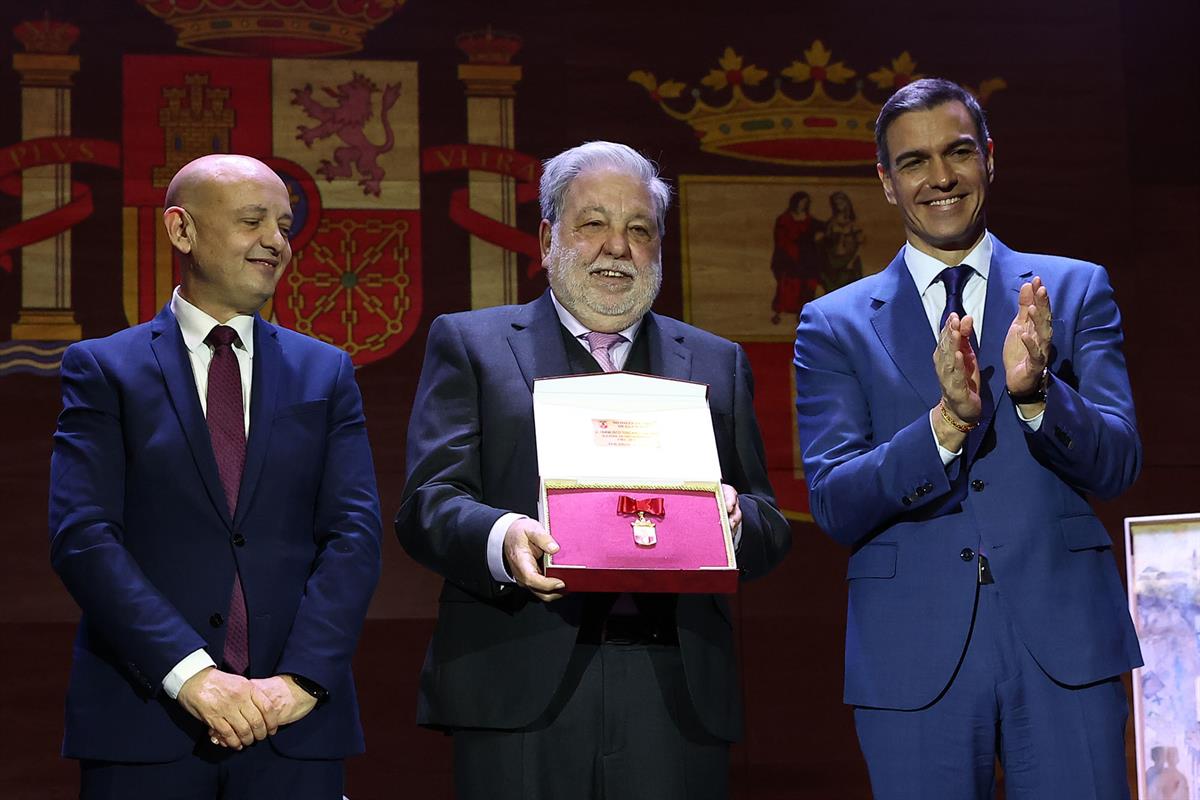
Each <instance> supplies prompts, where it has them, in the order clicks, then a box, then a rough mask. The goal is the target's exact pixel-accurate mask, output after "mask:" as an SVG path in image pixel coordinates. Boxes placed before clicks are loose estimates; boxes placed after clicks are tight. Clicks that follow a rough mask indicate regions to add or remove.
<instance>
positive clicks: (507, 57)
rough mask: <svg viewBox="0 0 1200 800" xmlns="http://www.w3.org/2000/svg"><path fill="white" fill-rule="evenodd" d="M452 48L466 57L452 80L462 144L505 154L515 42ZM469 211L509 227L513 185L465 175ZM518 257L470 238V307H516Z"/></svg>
mask: <svg viewBox="0 0 1200 800" xmlns="http://www.w3.org/2000/svg"><path fill="white" fill-rule="evenodd" d="M456 44H457V45H458V47H459V49H460V50H462V51H463V52H464V53H465V54H466V56H467V63H466V64H460V65H459V67H458V79H459V80H461V81H462V82H463V85H464V88H465V91H466V95H467V142H468V143H470V144H485V145H493V146H496V147H503V148H505V149H512V147H513V127H514V124H513V113H514V112H513V98H514V96H515V95H516V85H517V82H518V81H520V80H521V67H519V66H516V65H514V64H512V63H511V61H512V58H513V56H514V55H516V53H517V51H518V50H520V49H521V40H520V39H519V38H518V37H516V36H513V35H511V34H506V33H499V32H495V31H492V29H491V28H490V27H489V28H488V29H487V30H483V31H476V32H473V33H464V34H462V35H461V36H459V37H458V39H457V40H456ZM467 186H468V188H469V191H470V197H471V208H472V209H474V210H475V211H478V212H480V213H481V214H486V215H487V216H489V217H491V218H493V219H495V220H499V221H500V222H503V223H505V224H506V225H514V224H515V223H516V216H517V202H516V195H515V188H516V187H515V182H514V181H513V179H512V178H510V177H507V176H504V175H497V174H495V173H490V172H481V171H479V170H470V171H469V172H468V174H467ZM518 260H519V259H518V255H517V254H516V253H513V252H511V251H508V250H505V249H503V248H500V247H497V246H496V245H494V244H489V243H487V242H485V241H483V240H482V239H480V238H478V237H476V236H472V237H471V308H485V307H487V306H495V305H502V304H506V303H516V302H517V276H518Z"/></svg>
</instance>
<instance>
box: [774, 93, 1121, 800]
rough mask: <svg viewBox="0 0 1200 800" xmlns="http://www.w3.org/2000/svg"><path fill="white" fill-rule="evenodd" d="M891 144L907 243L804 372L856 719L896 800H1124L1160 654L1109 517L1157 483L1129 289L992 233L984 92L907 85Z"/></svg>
mask: <svg viewBox="0 0 1200 800" xmlns="http://www.w3.org/2000/svg"><path fill="white" fill-rule="evenodd" d="M875 136H876V143H877V147H878V157H879V164H878V173H879V177H880V180H881V181H882V183H883V190H884V194H885V195H886V197H887V199H888V202H890V203H891V204H893V205H895V206H897V207H898V208H899V210H900V212H901V217H902V219H903V222H904V227H905V231H906V236H907V240H908V241H907V244H905V246H904V247H903V248H901V250H900V252H899V253H898V254H897V255H896V257H895V259H894V260H893V261H892V263H891V264H890V265H889V266H888V267H887V268H886V269H884V270H883V271H882V272H880V273H879V274H877V275H872V276H870V277H868V278H864V279H862V280H860V281H857V282H855V283H853V284H851V285H849V286H847V287H845V288H843V289H840V290H838V291H835V292H832V293H830V294H828V295H826V296H824V297H821V298H818V299H816V300H814V301H812V302H810V303H808V304H807V305H806V306H805V307H804V309H803V311H802V313H801V316H800V324H799V327H798V328H797V332H796V352H795V366H796V385H797V397H796V407H797V412H798V419H799V431H800V444H801V447H802V451H803V456H804V468H805V473H806V475H807V478H808V483H809V488H810V494H811V503H812V512H813V517H814V518H815V520H816V521H817V523H818V524H819V525H820V526H821V527H822V528H823V529H824V530H825V531H826V532H827V533H828V534H829V535H830V536H832V537H833V538H834V539H836V540H837V541H839V542H841V543H842V544H844V545H846V546H847V547H849V548H850V549H851V552H852V554H851V556H850V564H849V569H848V572H847V576H846V577H847V580H848V583H849V596H850V600H849V614H848V620H847V629H846V686H845V701H846V702H847V703H849V704H850V705H852V706H854V716H855V724H856V727H857V730H858V735H859V741H860V744H861V746H862V749H863V753H864V755H865V756H866V760H867V765H868V768H869V771H870V775H871V785H872V787H873V790H874V792H875V796H876V797H877V798H914V799H915V798H955V800H960V799H961V798H986V797H990V796H991V793H992V791H993V785H994V781H995V768H994V763H995V759H996V757H997V756H998V757H999V759H1000V760H1001V762H1002V763H1003V766H1004V771H1005V776H1006V789H1007V792H1008V797H1010V798H1014V797H1019V798H1127V797H1128V796H1129V790H1128V782H1127V779H1126V774H1125V758H1124V729H1125V723H1126V718H1127V716H1128V705H1127V701H1126V698H1125V693H1124V690H1123V688H1122V685H1121V682H1120V679H1119V675H1120V673H1122V672H1125V671H1126V670H1129V669H1130V668H1132V667H1136V666H1138V665H1140V664H1141V655H1140V652H1139V649H1138V643H1137V638H1136V635H1135V633H1134V629H1133V625H1132V622H1131V620H1130V617H1129V612H1128V610H1127V608H1126V603H1125V598H1124V593H1123V590H1122V588H1121V581H1120V578H1119V576H1118V573H1117V569H1116V565H1115V562H1114V559H1113V555H1112V552H1111V548H1112V542H1111V540H1110V538H1109V535H1108V533H1107V532H1106V531H1105V530H1104V528H1103V527H1102V526H1101V524H1100V522H1099V520H1098V519H1097V518H1096V516H1095V515H1094V514H1093V512H1092V510H1091V508H1090V507H1089V505H1088V501H1087V497H1088V496H1089V495H1096V496H1099V497H1105V498H1107V497H1112V496H1114V495H1116V494H1118V493H1120V492H1122V491H1123V490H1125V489H1126V488H1128V487H1129V485H1130V484H1131V483H1132V482H1133V481H1134V479H1135V478H1136V476H1137V473H1138V470H1139V468H1140V465H1141V444H1140V442H1139V439H1138V434H1137V428H1136V424H1135V421H1134V414H1133V403H1132V399H1131V396H1130V388H1129V379H1128V376H1127V374H1126V370H1125V360H1124V356H1123V355H1122V352H1121V343H1122V333H1121V325H1120V314H1119V312H1118V311H1117V306H1116V304H1115V302H1114V301H1113V292H1112V287H1111V286H1110V284H1109V280H1108V275H1107V274H1106V272H1105V271H1104V269H1103V268H1102V267H1099V266H1097V265H1095V264H1089V263H1086V262H1082V261H1075V260H1071V259H1067V258H1058V257H1053V256H1044V255H1031V254H1027V253H1018V252H1015V251H1013V250H1010V249H1008V248H1007V247H1005V246H1004V245H1003V244H1002V243H1001V242H1000V241H999V240H998V239H997V238H996V237H995V236H993V235H992V234H991V233H989V232H988V230H987V228H986V222H985V211H986V208H987V198H988V192H989V187H990V184H991V181H992V177H993V174H994V160H993V151H992V141H991V139H990V138H989V136H988V131H987V125H986V122H985V120H984V117H983V112H982V111H981V110H980V108H979V105H978V103H977V102H976V101H975V99H974V98H973V97H972V96H971V95H970V94H968V93H967V92H966V91H964V90H963V89H962V88H961V87H959V86H957V85H955V84H953V83H950V82H948V81H943V80H937V79H926V80H920V81H917V82H915V83H912V84H909V85H907V86H905V87H904V88H902V89H900V90H899V91H898V92H897V93H896V94H895V95H894V96H893V97H892V98H891V99H889V100H888V102H887V103H886V104H885V105H884V107H883V109H882V111H881V112H880V115H879V118H878V121H877V123H876V134H875ZM1052 308H1053V312H1052V311H1051V309H1052ZM931 355H932V360H931Z"/></svg>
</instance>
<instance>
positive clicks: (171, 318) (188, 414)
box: [150, 305, 232, 524]
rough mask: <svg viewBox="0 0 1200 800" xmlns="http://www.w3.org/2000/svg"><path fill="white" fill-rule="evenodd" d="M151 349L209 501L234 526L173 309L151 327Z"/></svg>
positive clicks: (164, 309) (163, 314)
mask: <svg viewBox="0 0 1200 800" xmlns="http://www.w3.org/2000/svg"><path fill="white" fill-rule="evenodd" d="M150 331H151V336H150V349H151V350H153V351H154V357H155V359H156V360H157V361H158V368H159V369H160V370H161V371H162V376H163V382H164V383H165V384H166V387H167V394H168V395H169V396H170V398H171V405H172V406H173V407H174V408H175V413H176V415H177V416H178V417H179V424H180V427H182V428H183V434H184V437H185V438H186V439H187V443H188V447H189V449H191V451H192V458H193V459H194V460H195V462H196V468H197V469H198V470H199V471H200V477H201V478H202V479H203V481H204V488H205V490H206V491H207V492H208V496H209V499H210V500H211V501H212V504H213V505H214V506H215V507H216V509H217V513H219V514H220V515H221V517H222V519H224V520H225V522H226V524H232V521H231V520H230V518H229V507H228V504H227V503H226V501H225V489H224V488H222V486H221V476H220V473H219V472H218V471H217V460H216V457H215V456H214V455H213V449H212V440H211V439H210V438H209V434H208V424H207V423H206V422H205V420H204V412H203V410H202V409H201V408H200V397H199V395H198V394H197V393H196V379H195V377H194V376H193V375H192V363H191V360H190V359H189V357H188V352H187V348H186V347H185V346H184V344H183V334H182V333H181V332H180V330H179V323H178V322H177V321H176V320H175V315H174V314H172V313H171V310H170V306H169V305H168V306H165V307H164V308H163V310H162V311H160V312H159V313H158V316H157V317H155V318H154V320H153V321H152V322H151V323H150Z"/></svg>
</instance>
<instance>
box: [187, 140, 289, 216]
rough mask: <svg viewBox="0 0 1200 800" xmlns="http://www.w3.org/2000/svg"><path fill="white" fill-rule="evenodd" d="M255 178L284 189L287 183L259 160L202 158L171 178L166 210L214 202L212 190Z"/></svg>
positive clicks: (226, 156)
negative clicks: (273, 182) (207, 201)
mask: <svg viewBox="0 0 1200 800" xmlns="http://www.w3.org/2000/svg"><path fill="white" fill-rule="evenodd" d="M255 178H263V179H265V180H268V181H275V182H278V183H279V185H280V186H281V187H283V181H282V180H280V179H279V176H278V175H276V174H275V171H274V170H272V169H271V168H270V167H268V166H267V165H266V164H264V163H263V162H261V161H259V160H258V159H257V158H251V157H250V156H239V155H233V154H230V153H213V154H212V155H208V156H200V158H197V159H195V160H193V161H189V162H188V163H186V164H184V165H183V167H181V168H180V170H179V172H176V173H175V177H174V178H171V183H170V185H169V186H167V197H166V205H165V208H170V207H171V206H182V207H183V208H188V207H189V204H194V203H196V202H204V200H205V199H211V198H210V196H211V194H212V191H211V190H212V189H214V188H216V187H219V186H221V185H222V184H228V183H231V182H236V181H240V180H246V179H255ZM285 191H286V188H285Z"/></svg>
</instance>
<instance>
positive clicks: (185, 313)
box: [163, 286, 254, 699]
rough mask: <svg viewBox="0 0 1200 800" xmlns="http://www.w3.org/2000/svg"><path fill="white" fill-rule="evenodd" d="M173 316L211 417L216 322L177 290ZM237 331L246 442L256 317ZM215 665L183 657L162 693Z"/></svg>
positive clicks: (243, 319)
mask: <svg viewBox="0 0 1200 800" xmlns="http://www.w3.org/2000/svg"><path fill="white" fill-rule="evenodd" d="M171 313H172V314H174V315H175V319H176V321H177V322H178V323H179V331H180V333H182V334H183V345H184V347H186V348H187V351H188V361H189V362H190V363H191V365H192V379H193V380H194V381H195V382H196V392H197V393H198V394H199V395H200V410H201V411H203V412H204V413H205V414H206V415H207V414H208V365H209V364H210V363H211V362H212V357H213V348H212V347H210V346H209V345H207V344H205V343H204V340H205V338H207V336H208V334H209V333H210V332H211V331H212V329H213V328H214V327H216V326H217V325H220V324H222V323H220V322H217V321H216V320H215V319H213V318H212V317H210V316H209V315H208V314H206V313H205V312H203V311H201V310H200V309H198V308H196V306H194V305H192V304H191V303H189V302H188V301H187V300H184V299H183V297H182V296H180V294H179V287H178V286H176V287H175V292H174V294H172V295H171ZM224 324H225V325H228V326H229V327H231V328H233V329H234V330H235V331H237V335H238V338H239V339H241V341H240V342H237V343H235V344H234V345H233V354H234V355H235V356H236V357H237V360H238V369H239V370H240V372H241V378H242V413H243V417H244V419H245V424H246V438H247V439H248V438H249V437H250V378H251V375H252V374H253V362H254V317H251V316H246V315H244V314H242V315H238V316H236V317H233V318H232V319H230V320H229V321H228V322H226V323H224ZM215 666H216V662H214V661H213V659H212V656H210V655H209V654H208V652H207V651H205V650H204V649H203V648H202V649H200V650H196V651H195V652H192V653H189V654H188V655H187V656H184V658H183V660H182V661H180V662H179V663H178V664H176V665H175V666H174V668H173V669H172V670H171V671H170V672H168V673H167V677H165V678H163V691H164V692H166V693H167V695H168V696H169V697H170V698H172V699H178V697H179V690H180V689H182V688H183V684H184V683H186V682H187V681H188V679H189V678H191V677H192V676H193V675H195V674H196V673H197V672H199V671H200V670H202V669H205V668H206V667H215Z"/></svg>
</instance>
